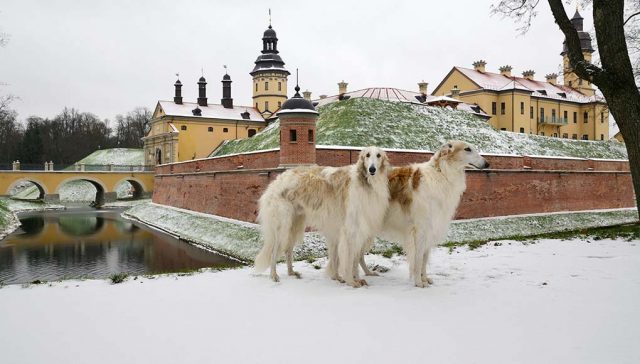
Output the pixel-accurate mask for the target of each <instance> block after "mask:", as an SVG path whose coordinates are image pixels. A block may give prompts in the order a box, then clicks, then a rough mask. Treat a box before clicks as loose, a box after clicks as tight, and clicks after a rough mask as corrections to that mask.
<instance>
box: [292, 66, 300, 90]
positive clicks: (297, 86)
mask: <svg viewBox="0 0 640 364" xmlns="http://www.w3.org/2000/svg"><path fill="white" fill-rule="evenodd" d="M294 90H296V94H295V95H294V96H293V97H300V86H299V85H298V68H296V88H295V89H294Z"/></svg>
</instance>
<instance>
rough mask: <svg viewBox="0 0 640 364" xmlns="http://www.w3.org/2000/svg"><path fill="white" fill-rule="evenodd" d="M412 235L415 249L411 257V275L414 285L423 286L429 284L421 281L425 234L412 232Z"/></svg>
mask: <svg viewBox="0 0 640 364" xmlns="http://www.w3.org/2000/svg"><path fill="white" fill-rule="evenodd" d="M413 237H414V239H415V240H414V244H415V249H416V250H415V256H414V257H413V258H414V261H413V267H412V269H413V270H412V272H411V273H412V275H413V281H414V283H415V285H416V287H420V288H424V287H427V286H428V285H429V284H428V283H426V282H423V281H422V265H423V264H424V255H425V250H426V241H425V236H424V234H422V233H418V232H416V233H415V234H413Z"/></svg>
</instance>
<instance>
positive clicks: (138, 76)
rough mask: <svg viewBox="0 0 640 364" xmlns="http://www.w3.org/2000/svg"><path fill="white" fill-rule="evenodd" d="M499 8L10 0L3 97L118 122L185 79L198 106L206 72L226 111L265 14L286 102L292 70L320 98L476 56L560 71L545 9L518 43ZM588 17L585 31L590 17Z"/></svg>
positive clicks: (0, 54)
mask: <svg viewBox="0 0 640 364" xmlns="http://www.w3.org/2000/svg"><path fill="white" fill-rule="evenodd" d="M496 1H497V0H464V1H461V0H450V1H431V0H429V1H378V0H369V1H358V2H355V1H345V0H340V1H335V0H324V1H315V2H307V1H275V0H274V1H264V0H255V1H213V0H209V1H204V0H203V1H175V0H153V1H151V0H147V1H129V0H127V1H125V0H91V1H80V0H76V1H71V0H41V1H35V0H3V1H1V2H0V32H5V33H8V34H10V36H11V38H10V41H9V43H8V44H7V45H6V46H5V47H4V48H0V82H2V83H3V85H2V86H0V95H4V94H13V95H16V96H18V97H20V100H18V101H15V102H14V103H13V104H12V107H13V108H14V109H15V110H17V111H18V113H19V115H20V118H21V119H24V118H26V117H28V116H30V115H38V116H43V117H52V116H54V115H56V114H57V113H59V112H60V111H61V110H62V109H63V108H64V107H65V106H67V107H75V108H78V109H79V110H81V111H88V112H92V113H94V114H96V115H98V116H99V117H100V118H109V119H113V117H114V116H115V115H116V114H121V113H126V112H127V111H130V110H132V109H133V108H135V107H137V106H145V107H148V108H150V109H153V108H154V106H155V103H156V101H157V100H160V99H162V100H170V99H172V97H173V83H174V81H175V79H176V77H175V73H178V72H179V73H180V79H181V80H182V83H183V84H184V87H183V96H184V97H185V101H195V98H196V97H197V85H196V82H197V79H198V78H199V77H200V72H201V69H204V76H205V77H206V78H207V81H208V83H209V84H208V85H207V86H208V87H207V96H208V97H209V101H210V102H213V103H219V102H220V98H221V94H222V89H221V83H220V80H221V78H222V75H223V74H224V69H223V65H225V64H226V65H228V67H229V74H230V75H231V78H232V80H233V84H232V96H233V98H234V104H236V105H251V76H250V75H249V72H250V71H251V70H252V68H253V62H254V61H255V59H256V57H257V56H258V55H259V54H260V50H261V49H262V41H261V38H262V33H263V32H264V30H265V29H266V28H267V26H268V9H269V7H271V11H272V19H273V20H272V24H273V28H274V29H275V30H276V32H277V34H278V39H279V41H278V49H279V50H280V55H281V56H282V58H283V60H284V62H285V63H286V67H287V68H288V69H289V70H290V71H291V73H292V78H290V85H291V86H290V88H289V96H291V95H292V94H293V92H294V91H293V86H294V84H295V69H296V67H297V68H299V69H300V85H301V87H302V89H303V90H304V89H309V90H310V91H312V92H313V97H318V96H319V95H321V94H328V95H334V94H336V93H337V89H338V86H337V85H336V84H337V82H339V81H340V80H345V81H346V82H348V83H349V87H348V88H349V90H356V89H361V88H366V87H397V88H402V89H407V90H417V87H418V86H417V82H419V81H420V80H425V81H427V82H429V92H431V91H432V90H433V89H434V88H435V86H436V85H437V84H438V83H439V82H440V81H441V80H442V78H443V77H444V76H445V75H446V74H447V72H448V71H449V70H450V69H451V67H453V66H456V65H457V66H465V67H471V63H472V62H473V61H475V60H478V59H484V60H486V61H487V70H488V71H494V72H497V69H498V67H499V66H502V65H505V64H510V65H512V66H513V67H514V70H513V72H514V73H516V74H518V75H520V73H521V72H522V71H523V70H525V69H533V70H534V71H536V76H535V77H536V78H537V79H544V75H545V74H547V73H550V72H558V73H559V70H560V64H561V57H560V55H559V53H560V51H561V50H562V41H563V39H564V38H563V36H562V33H561V32H560V30H559V29H558V27H557V26H556V25H555V23H554V22H553V18H552V16H551V14H550V11H549V8H548V5H547V3H546V1H540V5H539V11H538V13H539V14H538V17H537V18H536V19H535V21H534V23H533V26H532V27H531V29H530V31H529V32H528V33H527V34H526V35H524V36H522V35H518V33H517V31H516V28H517V25H515V24H514V23H513V21H512V20H510V19H501V18H500V17H498V16H493V17H492V16H490V14H489V6H490V5H491V4H492V3H494V2H496ZM567 12H568V13H569V16H571V15H573V12H574V9H573V8H568V9H567ZM582 13H583V14H582V15H583V16H585V18H586V19H585V30H590V29H591V27H592V25H591V24H592V20H591V14H590V11H582ZM291 81H293V82H291Z"/></svg>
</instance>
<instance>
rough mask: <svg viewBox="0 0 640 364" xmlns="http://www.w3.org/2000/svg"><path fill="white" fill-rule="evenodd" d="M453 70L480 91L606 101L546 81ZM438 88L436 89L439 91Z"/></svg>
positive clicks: (562, 99)
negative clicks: (518, 92)
mask: <svg viewBox="0 0 640 364" xmlns="http://www.w3.org/2000/svg"><path fill="white" fill-rule="evenodd" d="M453 69H454V70H457V71H459V72H460V73H462V74H463V75H464V76H466V77H467V78H468V79H469V80H471V81H472V82H473V83H475V84H476V85H477V86H478V88H479V89H482V90H490V91H498V92H502V91H509V92H510V91H512V90H513V91H523V92H530V93H531V96H533V97H539V98H544V99H554V100H561V101H569V102H576V103H582V104H586V103H592V102H604V99H603V98H602V97H600V96H597V95H593V96H587V95H585V94H583V93H581V92H579V91H578V90H576V89H574V88H571V87H568V86H565V85H554V84H552V83H549V82H546V81H538V80H529V79H526V78H524V77H517V76H505V75H502V74H499V73H492V72H480V71H476V70H475V69H471V68H464V67H454V68H453ZM445 79H446V78H445ZM443 82H444V80H443ZM438 87H440V85H438ZM438 87H436V89H438ZM467 92H473V90H472V91H462V92H461V94H465V93H467Z"/></svg>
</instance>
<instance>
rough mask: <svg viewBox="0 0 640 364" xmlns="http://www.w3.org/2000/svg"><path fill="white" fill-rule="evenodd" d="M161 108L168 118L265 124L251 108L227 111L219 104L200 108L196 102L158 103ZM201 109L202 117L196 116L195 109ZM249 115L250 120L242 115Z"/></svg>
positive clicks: (256, 111)
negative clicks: (184, 117) (181, 117)
mask: <svg viewBox="0 0 640 364" xmlns="http://www.w3.org/2000/svg"><path fill="white" fill-rule="evenodd" d="M158 103H159V104H160V107H162V110H163V111H164V113H165V114H166V115H168V116H187V117H198V118H203V119H223V120H240V121H255V122H264V118H263V117H262V115H260V113H259V112H258V110H256V109H254V108H253V107H251V106H234V107H233V108H231V109H227V108H225V107H224V106H222V105H219V104H209V105H207V106H199V105H198V104H197V103H195V102H185V103H182V104H176V103H174V102H172V101H158ZM196 107H197V108H200V110H202V114H201V116H194V115H193V111H192V110H193V109H195V108H196ZM245 111H246V112H248V113H249V119H244V118H243V117H242V115H241V114H242V113H244V112H245Z"/></svg>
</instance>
